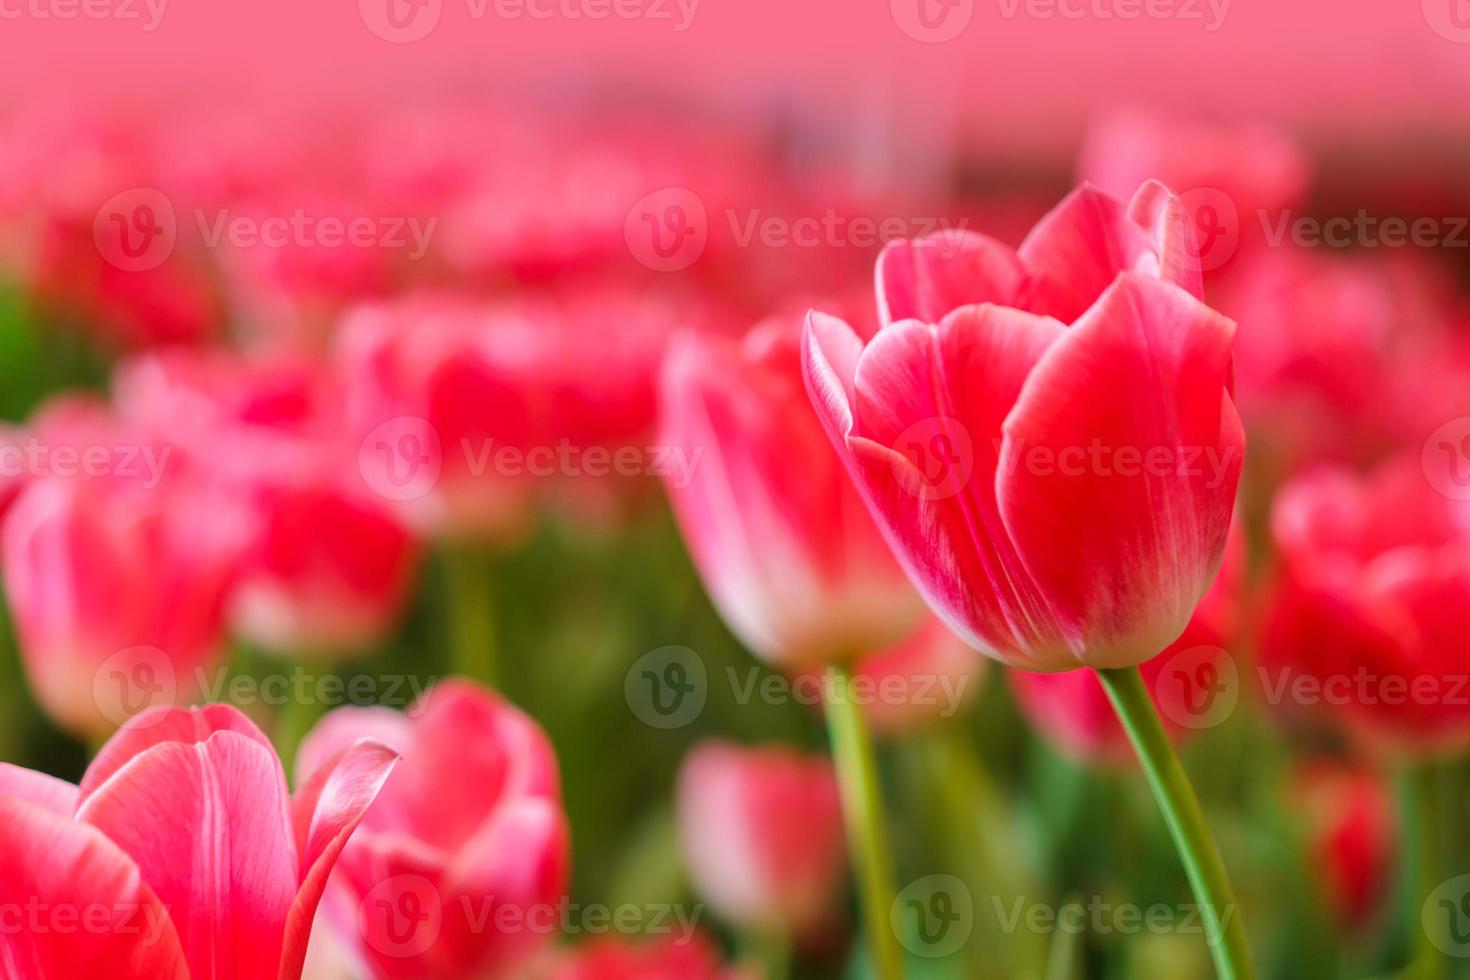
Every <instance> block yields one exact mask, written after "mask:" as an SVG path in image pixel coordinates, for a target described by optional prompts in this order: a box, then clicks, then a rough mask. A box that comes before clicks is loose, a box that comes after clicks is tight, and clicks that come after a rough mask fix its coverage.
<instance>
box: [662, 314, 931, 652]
mask: <svg viewBox="0 0 1470 980" xmlns="http://www.w3.org/2000/svg"><path fill="white" fill-rule="evenodd" d="M660 411H661V417H662V423H661V424H662V432H661V435H660V437H659V442H660V444H661V445H663V446H666V447H670V448H671V449H674V450H677V451H678V452H680V453H682V455H683V458H684V459H686V460H687V461H688V462H689V464H690V470H689V472H688V473H687V474H685V475H684V478H683V479H682V480H681V479H678V478H676V477H674V476H672V475H667V476H665V480H664V483H665V487H666V489H667V490H668V494H669V499H670V501H671V503H672V504H673V508H674V515H675V517H677V518H678V521H679V526H680V528H681V529H682V530H683V532H684V540H685V541H686V542H687V543H688V546H689V550H690V553H691V554H692V556H693V558H694V563H695V566H696V567H697V568H698V569H699V573H700V575H701V577H702V578H703V579H704V583H705V586H706V588H707V589H708V590H709V592H710V595H711V596H712V598H713V599H714V602H715V604H716V606H717V607H718V608H719V610H720V613H721V614H722V615H723V617H724V619H725V622H726V623H728V624H729V626H730V628H731V629H732V630H734V632H735V634H736V635H737V636H739V637H740V639H741V640H742V641H743V642H744V643H745V645H746V646H747V647H749V648H750V649H751V650H752V651H754V652H755V653H756V654H758V655H759V656H761V657H764V658H766V659H767V660H769V661H771V662H773V663H777V664H781V665H782V666H787V667H794V668H802V667H813V666H820V665H822V664H825V663H830V662H832V661H834V660H838V659H843V658H847V657H852V656H856V655H859V654H863V653H868V652H871V651H874V650H878V649H882V648H884V647H887V646H889V645H891V644H893V643H896V642H898V641H899V640H901V639H903V638H904V637H905V636H907V635H908V634H909V632H910V631H911V630H912V629H913V627H914V626H915V625H916V624H917V623H918V621H919V617H920V612H921V609H922V605H921V603H920V602H919V600H918V598H917V596H915V594H914V591H913V588H912V586H910V585H909V584H908V583H907V582H906V581H905V580H904V577H903V573H902V571H901V570H900V569H899V567H898V565H897V563H896V562H895V561H894V560H893V556H892V554H891V552H890V551H889V550H888V547H887V545H885V544H884V542H883V539H882V537H881V536H880V535H879V534H878V531H877V528H876V527H874V525H873V521H872V518H871V517H869V516H868V513H867V512H866V510H865V509H864V508H863V505H862V501H861V500H859V498H858V496H857V494H856V493H854V491H853V489H852V486H851V483H850V481H849V480H848V478H847V474H846V473H844V472H843V470H842V465H841V462H840V460H839V459H838V458H837V456H836V455H835V454H834V453H833V452H832V448H831V446H830V445H829V444H828V442H827V440H826V437H825V436H824V435H823V434H822V431H821V427H820V425H819V424H818V422H817V419H816V418H815V416H814V415H813V413H812V410H811V406H810V405H809V404H808V403H807V399H806V395H805V393H804V392H803V390H802V382H801V375H800V362H799V348H798V346H797V343H796V331H795V329H794V327H793V324H791V323H790V322H788V321H786V320H784V319H779V318H778V319H775V320H772V321H768V322H767V323H766V324H764V325H762V326H761V327H759V328H757V329H756V330H755V331H753V332H752V333H751V334H750V335H749V336H748V337H747V338H746V339H745V341H744V343H743V344H738V345H737V344H735V343H733V342H730V341H726V340H723V339H720V338H714V337H706V336H683V337H680V338H679V339H678V340H676V341H675V342H674V344H673V345H672V347H671V349H670V351H669V354H668V356H667V358H666V359H665V361H664V366H663V377H662V402H661V409H660Z"/></svg>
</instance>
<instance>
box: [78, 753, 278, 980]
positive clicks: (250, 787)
mask: <svg viewBox="0 0 1470 980" xmlns="http://www.w3.org/2000/svg"><path fill="white" fill-rule="evenodd" d="M77 819H78V820H81V821H84V822H86V823H90V824H92V825H93V826H96V827H97V828H98V829H100V830H102V831H103V832H104V833H105V834H107V836H108V837H110V838H111V839H112V840H113V841H115V842H116V843H117V844H118V846H120V847H121V848H122V849H123V850H124V851H126V852H127V853H128V854H129V855H131V856H132V858H133V860H134V861H136V862H137V863H138V866H139V868H140V869H141V870H142V872H143V876H144V878H145V879H146V880H147V881H148V883H149V884H151V885H152V886H153V888H154V890H155V891H156V892H157V893H158V897H159V898H160V899H161V900H162V901H163V903H164V904H165V905H167V906H168V907H169V909H170V910H171V912H172V915H173V919H174V924H175V926H176V927H177V928H178V931H179V938H180V940H181V941H182V944H183V947H184V950H185V955H186V957H187V959H188V963H189V971H190V974H191V975H192V976H194V977H215V976H229V977H234V978H237V980H276V978H277V976H278V973H279V968H280V962H281V942H282V934H283V930H284V927H285V922H286V917H287V912H288V910H289V909H290V907H291V903H292V900H293V899H294V898H295V896H296V892H297V859H296V847H295V843H294V841H293V836H292V831H291V825H290V821H289V817H288V801H287V796H286V782H285V776H284V774H283V773H282V772H281V764H280V762H279V761H278V760H277V759H276V756H275V752H274V751H273V750H271V749H270V748H268V747H265V746H262V745H260V744H259V742H258V741H257V740H256V739H255V738H253V737H252V736H250V735H248V734H241V733H240V732H238V731H232V730H231V731H216V732H215V733H214V734H212V735H210V736H209V738H208V739H207V740H205V741H203V742H197V743H192V744H190V743H186V742H164V743H161V744H157V745H154V746H153V747H152V748H149V749H147V750H146V751H144V752H143V753H142V754H140V755H137V756H134V757H133V759H132V761H130V762H128V763H127V764H126V765H124V766H123V767H122V768H121V769H119V770H118V771H117V772H116V773H114V774H113V775H112V776H111V777H110V778H109V779H107V781H106V782H104V783H103V784H102V785H101V786H100V787H99V788H97V789H96V790H95V791H93V792H92V794H91V795H90V796H88V797H87V798H86V799H85V800H84V801H83V803H82V805H81V808H80V809H79V810H78V811H77Z"/></svg>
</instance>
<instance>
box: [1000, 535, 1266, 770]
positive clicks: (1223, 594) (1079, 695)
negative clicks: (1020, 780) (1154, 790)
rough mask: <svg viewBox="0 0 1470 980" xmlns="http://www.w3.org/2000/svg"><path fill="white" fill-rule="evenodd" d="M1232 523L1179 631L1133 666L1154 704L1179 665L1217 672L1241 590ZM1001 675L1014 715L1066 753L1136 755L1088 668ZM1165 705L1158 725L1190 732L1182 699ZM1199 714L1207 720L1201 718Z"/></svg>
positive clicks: (1128, 761)
mask: <svg viewBox="0 0 1470 980" xmlns="http://www.w3.org/2000/svg"><path fill="white" fill-rule="evenodd" d="M1239 529H1240V525H1239V524H1238V523H1236V524H1233V525H1232V526H1231V533H1230V537H1229V540H1228V541H1227V544H1226V547H1225V559H1224V561H1223V562H1222V563H1221V565H1220V572H1219V574H1218V575H1216V576H1215V581H1214V583H1213V584H1212V585H1211V586H1210V588H1209V591H1208V592H1206V593H1205V595H1204V598H1203V599H1201V600H1200V604H1199V607H1198V608H1197V609H1196V610H1195V611H1194V616H1193V617H1191V618H1190V620H1189V625H1188V626H1186V627H1185V628H1184V632H1183V634H1181V635H1180V637H1179V639H1177V640H1175V641H1174V642H1173V643H1172V644H1170V645H1169V647H1168V648H1167V649H1166V650H1165V651H1164V652H1163V653H1161V654H1159V655H1158V656H1157V657H1155V658H1153V659H1152V660H1150V661H1148V662H1147V663H1144V664H1142V665H1141V666H1140V668H1139V670H1140V672H1141V673H1142V675H1143V681H1144V683H1145V684H1147V685H1148V690H1149V693H1150V694H1151V695H1152V696H1153V700H1154V703H1155V705H1158V704H1159V703H1160V701H1161V691H1160V684H1161V683H1165V682H1166V681H1165V677H1166V674H1168V673H1169V672H1170V668H1171V667H1175V666H1176V664H1175V658H1176V657H1181V656H1182V657H1184V658H1186V659H1184V660H1182V661H1181V662H1180V663H1179V665H1177V666H1178V667H1184V666H1186V665H1187V668H1188V669H1189V670H1190V671H1196V670H1200V669H1211V668H1213V669H1214V670H1215V671H1220V670H1222V669H1223V668H1224V662H1225V661H1226V660H1228V659H1229V657H1230V654H1229V653H1228V652H1227V650H1226V647H1227V646H1228V645H1229V644H1230V642H1231V640H1232V639H1233V638H1234V637H1235V636H1236V635H1237V629H1238V626H1239V619H1240V607H1241V604H1242V602H1241V600H1242V593H1243V592H1244V588H1245V542H1244V540H1243V538H1242V536H1241V534H1240V530H1239ZM1007 679H1008V680H1009V681H1010V684H1011V691H1012V693H1013V694H1014V695H1015V698H1016V706H1017V707H1018V708H1020V710H1021V714H1022V715H1023V716H1025V718H1026V719H1027V720H1028V721H1029V722H1030V723H1031V725H1032V726H1033V727H1034V728H1035V730H1036V732H1037V734H1039V735H1041V736H1042V737H1043V738H1045V739H1047V740H1048V741H1049V742H1051V743H1052V744H1053V745H1055V746H1056V747H1057V748H1058V749H1060V750H1061V751H1062V752H1064V753H1066V754H1067V755H1069V756H1071V757H1072V758H1074V759H1076V760H1078V761H1080V762H1084V763H1089V764H1092V765H1104V766H1130V765H1133V764H1135V763H1136V762H1137V757H1136V756H1135V755H1134V752H1133V746H1132V743H1131V742H1129V740H1128V733H1127V732H1125V731H1124V730H1123V726H1122V725H1121V724H1120V723H1119V722H1118V716H1117V714H1116V713H1115V712H1114V711H1113V706H1112V703H1111V702H1110V701H1109V700H1108V695H1107V692H1106V691H1104V690H1103V686H1102V684H1100V683H1099V682H1098V679H1097V675H1096V674H1094V673H1093V672H1092V671H1090V670H1074V671H1067V672H1065V673H1061V674H1042V673H1037V672H1035V671H1029V670H1014V671H1010V672H1009V673H1008V675H1007ZM1164 703H1165V704H1167V705H1168V707H1166V708H1165V709H1164V710H1163V711H1161V712H1160V713H1159V720H1160V721H1161V722H1163V725H1164V729H1165V730H1166V731H1167V732H1168V733H1169V735H1170V737H1172V738H1173V739H1174V740H1175V741H1176V742H1178V741H1179V740H1180V739H1182V738H1183V737H1185V736H1187V735H1189V734H1190V733H1191V732H1192V731H1193V729H1192V728H1191V723H1193V722H1194V721H1195V720H1196V719H1195V717H1194V716H1193V714H1192V713H1189V714H1181V712H1188V708H1189V705H1188V703H1187V702H1181V703H1174V702H1172V701H1165V702H1164ZM1198 720H1200V721H1204V720H1206V719H1205V718H1203V717H1200V718H1199V719H1198Z"/></svg>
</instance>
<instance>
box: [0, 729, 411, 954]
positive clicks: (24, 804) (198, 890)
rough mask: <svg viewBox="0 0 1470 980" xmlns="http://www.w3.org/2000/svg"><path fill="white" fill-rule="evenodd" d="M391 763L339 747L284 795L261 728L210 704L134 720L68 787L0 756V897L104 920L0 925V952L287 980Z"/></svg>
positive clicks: (382, 752) (370, 748) (376, 751)
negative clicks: (96, 913) (100, 914)
mask: <svg viewBox="0 0 1470 980" xmlns="http://www.w3.org/2000/svg"><path fill="white" fill-rule="evenodd" d="M396 761H397V756H395V755H394V754H393V753H392V752H391V751H389V750H388V749H387V748H385V747H384V746H382V745H380V744H378V743H374V742H368V741H363V742H356V743H353V744H350V745H347V746H345V747H343V749H342V750H341V751H340V752H338V753H336V754H334V755H333V756H332V757H331V758H330V759H324V760H323V761H322V764H321V766H320V767H319V768H318V770H317V772H316V774H315V776H313V778H312V779H311V781H309V782H307V783H305V784H303V785H302V786H301V787H300V788H299V789H298V791H297V793H296V795H295V796H294V797H291V796H289V795H288V794H287V790H286V779H285V774H284V772H282V770H281V763H280V761H279V760H278V759H277V758H276V753H275V750H274V749H273V748H272V747H271V744H270V742H269V741H268V740H267V739H266V737H265V736H264V735H262V734H261V733H260V731H259V730H258V729H256V728H255V726H254V725H252V724H251V723H250V721H249V720H247V719H246V718H245V716H244V715H242V714H241V713H240V712H239V711H237V710H235V709H234V708H231V707H227V706H224V705H210V706H208V707H204V708H190V709H184V708H156V709H154V710H152V711H149V712H146V713H144V714H142V715H139V716H137V717H136V718H134V719H132V720H131V721H130V722H129V723H128V724H127V725H126V726H124V727H123V728H122V729H121V730H120V731H119V732H118V733H117V734H116V735H115V736H114V737H113V738H112V739H111V740H110V741H109V742H108V743H107V744H106V745H105V746H103V748H102V750H101V752H99V753H98V755H97V758H96V759H95V760H94V761H93V762H92V765H91V766H90V767H89V768H88V770H87V773H86V775H85V776H83V778H82V782H81V786H80V787H77V786H72V785H71V784H69V783H65V782H62V781H60V780H56V779H52V778H51V777H49V776H44V775H42V774H40V773H36V772H31V771H30V770H26V769H19V768H17V767H14V766H8V765H4V764H0V858H3V861H4V865H5V878H4V882H3V883H0V896H3V897H4V899H5V900H6V901H7V902H15V903H17V904H16V907H17V908H35V907H36V906H37V905H39V906H40V907H41V908H42V909H49V910H51V912H52V913H53V914H54V913H57V911H58V910H64V909H66V908H68V907H70V908H72V909H74V910H75V909H102V910H105V913H104V914H106V915H107V916H108V917H109V918H108V921H107V922H106V923H105V926H103V927H100V928H99V927H98V924H97V922H96V921H94V920H89V924H88V926H87V928H84V929H75V928H70V929H68V928H60V927H50V928H48V927H44V926H43V927H41V928H36V929H20V930H12V929H7V930H5V931H4V933H3V934H0V958H3V960H4V962H6V963H7V964H10V965H11V966H12V967H14V968H17V969H19V970H20V973H19V974H18V975H19V976H26V977H32V976H34V977H48V978H51V977H55V978H58V980H66V978H72V977H75V978H79V980H80V978H92V977H97V976H108V977H119V978H124V980H131V978H137V980H158V978H175V980H189V978H191V977H213V976H230V977H240V978H242V980H243V978H248V980H298V978H299V977H300V976H301V969H302V959H303V957H304V956H305V954H306V943H307V938H308V936H309V935H310V933H311V927H312V921H313V919H314V918H315V916H316V909H317V904H318V903H319V901H320V900H321V896H322V890H323V887H324V886H325V885H326V882H327V878H328V875H330V873H331V870H332V866H333V864H334V863H335V862H336V860H337V858H338V855H339V854H340V852H341V850H342V847H343V845H344V844H346V842H347V840H348V838H349V837H351V836H352V833H353V831H354V830H355V829H356V827H357V825H358V822H359V821H360V820H361V819H362V816H363V813H364V812H365V811H366V810H367V808H368V806H369V805H370V804H371V803H372V801H373V798H374V796H375V795H376V794H377V792H378V789H379V787H381V786H382V784H383V780H384V779H386V778H387V776H388V773H389V772H390V771H391V770H392V768H393V765H394V763H395V762H396ZM94 919H95V917H94Z"/></svg>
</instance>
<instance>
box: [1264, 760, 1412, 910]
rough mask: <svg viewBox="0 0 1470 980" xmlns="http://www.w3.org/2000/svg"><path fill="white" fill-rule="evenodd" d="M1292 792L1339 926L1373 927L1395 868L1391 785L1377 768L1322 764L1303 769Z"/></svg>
mask: <svg viewBox="0 0 1470 980" xmlns="http://www.w3.org/2000/svg"><path fill="white" fill-rule="evenodd" d="M1290 790H1291V795H1290V798H1289V802H1290V803H1291V804H1292V805H1293V806H1294V807H1296V808H1298V810H1297V812H1299V813H1301V814H1302V817H1303V823H1304V824H1305V829H1306V832H1307V843H1308V846H1309V848H1310V851H1311V858H1312V861H1313V863H1314V865H1315V867H1316V868H1317V869H1319V870H1320V874H1321V877H1320V878H1319V879H1318V880H1319V881H1320V882H1321V885H1322V890H1323V892H1324V893H1325V895H1326V898H1327V901H1328V905H1329V907H1330V908H1331V910H1332V913H1333V915H1334V916H1335V917H1336V918H1337V921H1338V924H1339V925H1340V926H1341V928H1343V929H1346V930H1355V929H1361V928H1364V927H1366V926H1368V925H1369V924H1370V923H1371V921H1372V917H1373V914H1374V912H1375V911H1377V909H1378V908H1379V905H1380V903H1381V902H1382V900H1383V898H1384V897H1385V895H1386V893H1387V890H1388V885H1389V881H1390V877H1391V872H1392V870H1393V865H1394V857H1395V846H1394V842H1395V840H1396V839H1397V836H1398V835H1397V827H1396V824H1397V820H1396V818H1395V816H1394V805H1393V794H1392V793H1391V792H1390V791H1389V787H1388V786H1387V785H1386V784H1385V781H1384V780H1383V778H1382V777H1381V776H1379V775H1378V774H1376V773H1374V772H1373V771H1372V770H1371V769H1367V768H1364V767H1362V766H1359V765H1354V764H1351V763H1346V762H1327V761H1318V762H1312V763H1309V764H1307V765H1304V766H1302V767H1300V769H1299V770H1298V771H1297V772H1296V773H1295V774H1294V776H1293V779H1292V783H1291V786H1290Z"/></svg>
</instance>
